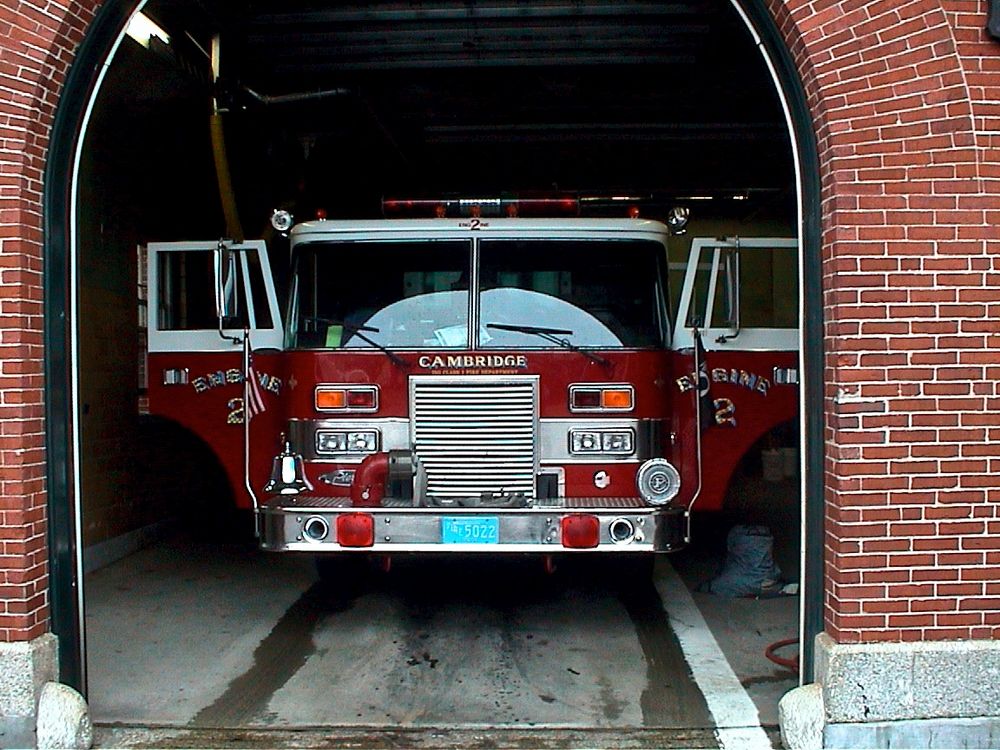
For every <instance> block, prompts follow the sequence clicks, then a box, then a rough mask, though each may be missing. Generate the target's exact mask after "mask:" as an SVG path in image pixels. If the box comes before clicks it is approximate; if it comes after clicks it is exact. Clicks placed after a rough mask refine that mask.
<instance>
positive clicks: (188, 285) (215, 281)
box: [147, 240, 284, 377]
mask: <svg viewBox="0 0 1000 750" xmlns="http://www.w3.org/2000/svg"><path fill="white" fill-rule="evenodd" d="M220 254H222V255H223V256H224V257H223V258H221V259H220ZM147 257H148V260H147V272H148V276H147V278H148V280H149V301H148V310H149V324H148V337H149V338H148V349H149V352H150V353H155V352H236V351H239V339H240V337H241V336H242V334H243V330H244V329H246V328H248V329H249V330H250V339H251V343H252V345H253V347H254V348H268V349H280V348H281V346H282V342H283V339H284V332H283V330H282V324H281V315H280V312H279V309H278V299H277V295H276V293H275V288H274V279H273V276H272V274H271V267H270V264H269V262H268V257H267V247H266V245H265V243H264V242H263V241H260V240H253V241H245V242H242V243H239V244H237V243H233V242H231V241H224V242H221V243H220V242H214V241H213V242H151V243H149V245H148V247H147ZM220 260H221V262H220ZM220 312H222V313H223V314H224V315H223V316H222V318H221V325H220V316H219V313H220ZM154 375H155V373H151V377H152V376H154Z"/></svg>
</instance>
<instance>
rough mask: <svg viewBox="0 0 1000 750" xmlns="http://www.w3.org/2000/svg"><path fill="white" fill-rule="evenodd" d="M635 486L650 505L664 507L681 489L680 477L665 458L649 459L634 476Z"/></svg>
mask: <svg viewBox="0 0 1000 750" xmlns="http://www.w3.org/2000/svg"><path fill="white" fill-rule="evenodd" d="M635 483H636V486H637V487H638V488H639V494H640V495H642V498H643V500H645V501H646V502H647V503H649V504H650V505H666V504H667V503H669V502H670V501H671V500H673V499H674V498H675V497H677V493H678V492H680V489H681V475H680V474H679V473H678V472H677V469H675V468H674V465H673V464H672V463H670V462H669V461H667V460H666V459H665V458H651V459H649V460H648V461H646V463H644V464H643V465H642V466H640V467H639V471H638V473H637V474H636V476H635Z"/></svg>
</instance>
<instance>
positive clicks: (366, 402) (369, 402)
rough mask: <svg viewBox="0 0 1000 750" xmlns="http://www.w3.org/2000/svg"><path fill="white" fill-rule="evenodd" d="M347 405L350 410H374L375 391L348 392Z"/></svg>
mask: <svg viewBox="0 0 1000 750" xmlns="http://www.w3.org/2000/svg"><path fill="white" fill-rule="evenodd" d="M347 405H348V406H349V407H351V408H352V409H374V408H375V405H376V403H375V391H374V390H371V389H365V390H363V391H360V390H359V391H355V390H351V391H348V392H347Z"/></svg>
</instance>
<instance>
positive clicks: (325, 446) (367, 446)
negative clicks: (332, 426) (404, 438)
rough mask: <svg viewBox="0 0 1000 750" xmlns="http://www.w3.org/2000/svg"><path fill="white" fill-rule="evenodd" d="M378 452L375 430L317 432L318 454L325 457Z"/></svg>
mask: <svg viewBox="0 0 1000 750" xmlns="http://www.w3.org/2000/svg"><path fill="white" fill-rule="evenodd" d="M377 450H378V432H376V431H375V430H352V431H350V432H348V431H346V430H316V452H317V453H320V454H324V455H332V454H337V453H341V454H359V453H374V452H375V451H377Z"/></svg>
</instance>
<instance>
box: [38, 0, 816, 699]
mask: <svg viewBox="0 0 1000 750" xmlns="http://www.w3.org/2000/svg"><path fill="white" fill-rule="evenodd" d="M736 2H737V3H738V4H739V6H740V7H741V8H742V10H743V12H744V13H745V14H746V16H747V18H748V19H749V21H750V23H751V24H752V25H753V27H754V29H755V31H756V33H757V34H758V36H759V37H760V40H761V46H762V48H763V50H762V51H763V52H764V53H765V54H766V55H767V57H768V59H769V60H770V62H771V64H772V66H773V68H774V71H775V75H776V77H777V79H778V82H779V85H780V87H781V93H782V94H783V96H784V100H785V102H786V105H787V107H788V110H789V113H790V117H791V121H792V127H793V131H794V132H793V133H792V145H793V148H795V149H796V152H797V156H798V163H799V166H800V174H799V179H800V181H801V184H800V186H799V188H800V190H801V198H802V216H801V217H800V220H801V231H802V236H801V238H800V240H801V244H802V252H801V259H802V276H803V288H802V298H803V320H802V333H803V341H804V343H805V346H804V348H803V351H802V362H803V383H802V387H803V399H802V405H803V409H804V424H805V433H804V435H803V438H804V446H805V450H804V464H803V465H804V471H805V485H804V486H805V492H806V495H805V497H806V502H805V505H804V517H803V523H804V525H805V545H806V549H805V553H806V554H805V566H804V569H803V575H802V578H803V581H802V582H803V596H804V597H805V599H804V602H803V636H804V642H803V643H802V644H801V646H802V649H801V654H802V655H801V664H802V672H801V679H802V681H803V682H809V681H811V680H812V678H813V657H814V653H813V641H814V639H815V636H816V635H818V634H819V633H821V632H822V631H823V627H824V619H823V606H824V524H823V520H824V508H823V506H824V491H825V486H824V482H823V469H824V452H823V428H824V416H825V415H824V404H823V368H824V352H823V295H822V291H823V285H822V280H823V277H822V269H821V252H820V250H821V239H822V238H821V226H820V219H821V213H820V176H819V174H820V173H819V156H818V152H817V144H816V136H815V133H814V130H813V121H812V116H811V113H810V112H809V107H808V104H807V101H806V95H805V91H804V89H803V87H802V82H801V79H800V78H799V74H798V71H797V70H796V68H795V64H794V61H793V60H792V58H791V55H790V54H789V52H788V49H787V47H786V46H785V43H784V40H783V39H782V38H781V35H780V32H779V31H778V28H777V25H776V24H775V22H774V19H773V18H772V17H771V15H770V13H769V12H768V10H767V8H766V7H765V5H764V0H736ZM137 5H138V2H137V0H106V2H104V3H103V4H102V5H101V7H100V8H99V9H98V11H97V13H96V15H95V18H94V20H93V22H92V23H91V24H90V27H89V28H88V29H87V33H86V36H85V38H84V40H83V43H82V44H81V45H80V47H79V49H78V50H77V53H76V56H75V58H74V60H73V63H72V65H71V66H70V70H69V73H68V74H67V77H66V81H65V83H64V84H63V88H62V92H61V94H60V97H59V104H58V107H57V109H56V114H55V119H54V121H53V125H52V131H51V133H50V139H49V149H48V154H47V159H46V166H45V182H44V194H43V197H42V201H43V206H42V209H43V213H42V221H43V233H44V238H43V243H44V244H43V266H44V268H43V289H44V299H45V303H44V323H43V325H44V341H45V383H46V389H45V420H46V427H45V438H46V450H47V480H48V484H47V489H48V549H49V606H50V613H51V614H50V616H51V627H52V632H53V633H54V634H55V635H56V636H57V637H58V639H59V667H60V679H61V680H62V682H64V683H66V684H67V685H70V686H72V687H74V688H76V689H77V690H79V691H80V692H82V693H83V694H84V695H86V690H87V679H86V657H85V646H84V635H85V634H84V630H83V620H82V616H83V612H82V606H81V591H82V589H81V587H82V583H83V582H82V581H81V580H80V575H81V570H80V564H79V560H80V553H81V550H80V549H79V539H78V538H77V521H76V512H75V498H74V494H73V488H74V471H75V468H74V462H75V460H76V456H75V451H74V445H73V432H72V429H71V428H70V425H71V424H72V417H73V414H72V409H73V400H72V393H73V387H72V385H73V378H74V377H75V375H74V373H73V372H72V370H71V367H72V361H71V346H72V341H73V338H72V326H73V325H75V322H74V320H73V310H72V306H71V294H70V288H69V284H70V283H71V277H70V260H71V257H72V253H73V252H75V250H74V248H73V247H72V246H71V242H72V238H71V235H70V230H71V226H72V217H71V214H70V212H71V211H72V210H73V181H74V179H75V174H74V165H75V164H76V157H77V151H78V149H79V148H80V146H81V143H82V140H83V135H84V132H83V131H84V125H85V121H86V116H87V112H88V111H89V108H90V105H91V98H92V95H93V93H94V89H95V87H96V86H97V85H98V83H99V81H100V74H101V70H102V68H103V66H104V64H105V62H106V61H107V59H108V57H109V55H110V54H111V53H112V51H113V50H114V48H115V45H116V43H117V42H118V40H119V39H120V37H121V34H122V30H123V29H124V28H125V24H126V23H127V22H128V19H129V17H130V15H131V13H132V11H133V10H134V9H135V7H136V6H137Z"/></svg>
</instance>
